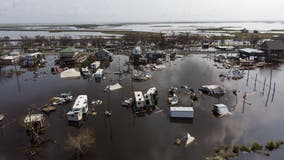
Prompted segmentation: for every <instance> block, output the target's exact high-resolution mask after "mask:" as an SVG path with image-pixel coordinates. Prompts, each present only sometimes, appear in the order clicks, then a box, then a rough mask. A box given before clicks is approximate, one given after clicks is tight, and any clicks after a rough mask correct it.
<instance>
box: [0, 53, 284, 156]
mask: <svg viewBox="0 0 284 160" xmlns="http://www.w3.org/2000/svg"><path fill="white" fill-rule="evenodd" d="M203 56H204V55H202V54H193V55H189V56H186V57H185V58H182V59H177V60H175V61H172V62H167V64H166V69H164V70H162V71H153V78H152V79H151V80H148V81H144V82H137V81H133V83H132V80H131V77H130V75H123V76H122V81H119V76H118V75H115V74H113V73H114V72H117V71H119V69H118V68H119V67H118V66H119V63H120V64H121V66H122V65H123V64H125V63H126V62H127V61H128V57H127V56H122V55H119V56H114V61H113V62H112V63H111V64H110V66H109V67H108V68H107V70H106V72H107V73H108V74H107V75H106V80H102V81H101V82H100V83H98V82H96V81H95V80H94V79H83V78H81V79H72V80H70V79H68V80H62V79H60V76H59V75H52V74H51V73H50V67H51V66H53V65H54V64H53V62H54V57H53V56H48V57H47V59H48V61H49V63H48V65H47V67H45V68H42V69H40V70H39V72H40V73H44V72H46V73H47V74H41V75H40V77H39V78H36V79H33V76H34V74H33V72H31V71H28V72H26V73H24V74H22V75H19V76H18V77H16V76H14V77H12V78H6V77H3V76H0V95H1V96H0V102H1V104H0V112H3V113H5V114H6V118H5V119H4V121H3V124H6V125H5V127H3V129H2V132H1V135H0V160H10V159H27V157H26V155H25V150H26V148H27V147H28V146H29V139H28V137H27V136H26V134H25V128H24V124H23V119H24V116H25V115H26V114H27V113H28V108H30V106H31V105H33V106H38V107H39V106H42V105H43V104H46V103H48V100H49V99H50V98H51V97H53V96H56V95H59V94H60V93H62V92H68V91H71V92H72V95H73V96H74V97H77V96H78V95H80V94H87V95H88V97H89V101H91V100H94V99H100V100H102V101H103V103H102V105H100V106H99V107H97V108H96V111H97V113H98V114H97V115H96V116H93V115H89V116H88V117H87V118H86V120H85V121H84V122H83V124H82V126H81V128H76V127H74V126H71V125H68V122H67V119H66V117H65V114H66V113H67V112H68V111H69V110H70V108H71V107H72V105H73V102H72V103H68V104H66V105H60V106H57V110H56V111H55V112H53V113H51V114H50V115H49V116H48V117H47V120H46V121H47V128H46V130H45V133H44V135H43V136H44V137H47V138H50V139H51V141H50V142H49V143H47V144H45V145H43V146H42V147H41V151H40V154H39V155H37V156H36V159H42V160H47V159H72V155H73V152H72V151H70V150H68V148H66V139H67V137H68V135H74V134H76V133H78V132H79V131H80V130H82V129H84V128H88V129H89V130H91V131H93V132H94V135H95V144H94V145H93V146H92V147H91V149H90V150H89V152H87V153H86V155H85V156H83V157H82V159H98V160H109V159H124V160H132V159H136V160H145V159H148V160H162V159H163V160H173V159H205V157H207V156H210V155H213V154H214V148H215V147H217V146H219V145H222V144H228V145H234V144H250V143H253V142H259V143H262V144H265V143H266V142H267V141H270V140H283V139H284V134H283V133H284V123H283V120H284V117H283V113H284V107H283V104H284V100H282V97H283V95H284V83H282V80H283V79H284V70H283V69H284V65H279V66H276V67H274V69H273V76H272V86H273V83H274V82H275V83H276V91H275V96H274V99H273V101H272V100H271V95H270V97H269V99H268V101H267V94H268V84H269V83H268V82H269V75H270V68H257V69H255V70H251V71H250V72H249V79H247V76H245V77H244V78H243V79H240V80H224V81H221V80H220V77H219V74H220V73H221V72H223V71H224V69H217V68H216V67H215V66H213V64H214V63H215V62H213V60H210V59H207V58H202V57H203ZM10 67H11V68H14V67H13V66H10ZM8 69H9V68H2V70H8ZM122 69H124V70H126V69H127V66H126V65H124V66H123V67H122ZM245 73H246V75H247V71H245ZM256 74H257V76H258V77H257V81H256V91H254V86H255V84H254V83H255V76H256ZM265 77H266V79H267V82H266V88H265V90H264V94H262V91H263V83H264V79H265ZM116 82H119V83H120V84H121V85H122V86H123V88H122V89H120V90H116V91H112V92H110V94H108V93H107V92H105V91H104V89H105V87H106V86H107V85H108V84H110V83H116ZM207 84H208V85H209V84H219V85H224V86H225V87H226V88H227V89H228V92H227V93H226V94H225V95H224V96H223V97H221V98H220V99H219V100H218V99H216V98H213V97H209V96H206V95H202V94H199V93H198V97H199V100H198V102H195V103H194V112H195V113H194V119H193V122H186V123H182V122H171V121H170V118H169V104H168V102H167V96H168V89H169V88H170V87H171V86H176V87H178V88H179V89H181V88H180V86H182V85H187V86H189V87H191V88H193V89H194V90H195V91H196V92H198V88H199V87H200V86H201V85H207ZM151 87H157V89H158V96H159V102H158V108H159V109H157V110H159V112H155V111H154V112H152V113H151V114H146V115H145V116H142V117H137V116H134V115H133V112H132V110H131V109H127V108H125V107H122V106H121V102H122V101H124V100H125V99H127V98H129V97H133V91H136V90H138V91H142V92H146V91H147V90H148V89H149V88H151ZM234 89H237V90H238V91H239V92H238V96H237V97H236V96H235V95H234V94H233V93H232V90H234ZM272 89H273V88H272ZM244 92H246V93H247V104H245V108H243V95H244ZM272 92H273V91H271V93H272ZM184 96H185V98H182V99H181V103H180V105H183V106H189V105H190V98H189V97H188V99H187V98H186V95H184ZM236 98H237V104H236ZM218 101H220V103H224V104H226V105H227V106H228V107H229V108H230V110H231V111H232V115H230V116H227V117H223V118H216V117H215V116H213V115H212V105H213V104H215V103H218ZM266 101H267V106H265V103H266ZM34 108H35V109H34V112H36V113H40V112H41V111H40V110H39V109H36V108H37V107H34ZM106 109H110V110H112V116H111V118H105V116H104V111H105V110H106ZM160 110H161V111H160ZM187 132H190V134H191V135H192V136H194V137H195V138H196V141H195V142H194V143H193V144H191V145H190V146H188V147H186V148H185V147H183V146H177V145H175V144H174V142H175V139H176V138H177V137H182V136H184V135H185V134H186V133H187ZM283 156H284V153H283V148H281V149H279V150H276V151H273V152H271V156H270V157H267V156H264V155H261V154H254V153H250V154H241V156H240V157H239V158H238V159H265V160H267V159H273V160H276V159H281V158H282V157H283Z"/></svg>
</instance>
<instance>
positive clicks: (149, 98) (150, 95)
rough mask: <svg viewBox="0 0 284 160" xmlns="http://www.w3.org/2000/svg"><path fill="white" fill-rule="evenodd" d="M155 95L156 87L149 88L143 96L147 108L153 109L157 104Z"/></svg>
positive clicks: (156, 92)
mask: <svg viewBox="0 0 284 160" xmlns="http://www.w3.org/2000/svg"><path fill="white" fill-rule="evenodd" d="M157 94H158V90H157V88H156V87H152V88H150V89H149V90H148V91H147V92H146V93H145V94H144V99H145V105H146V106H147V107H153V106H155V105H156V104H157Z"/></svg>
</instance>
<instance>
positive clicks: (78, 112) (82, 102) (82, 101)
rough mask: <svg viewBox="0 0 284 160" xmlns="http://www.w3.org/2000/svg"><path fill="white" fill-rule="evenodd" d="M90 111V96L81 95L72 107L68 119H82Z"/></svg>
mask: <svg viewBox="0 0 284 160" xmlns="http://www.w3.org/2000/svg"><path fill="white" fill-rule="evenodd" d="M87 112H88V97H87V95H79V96H78V97H77V99H76V101H75V103H74V105H73V107H72V109H71V111H69V112H68V113H67V114H66V116H67V119H68V121H80V120H82V119H83V115H84V114H87Z"/></svg>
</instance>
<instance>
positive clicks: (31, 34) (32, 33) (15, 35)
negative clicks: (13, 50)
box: [0, 31, 120, 39]
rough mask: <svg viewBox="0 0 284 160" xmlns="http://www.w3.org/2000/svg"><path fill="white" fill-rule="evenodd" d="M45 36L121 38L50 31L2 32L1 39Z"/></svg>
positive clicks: (94, 33)
mask: <svg viewBox="0 0 284 160" xmlns="http://www.w3.org/2000/svg"><path fill="white" fill-rule="evenodd" d="M38 35H39V36H45V37H55V38H60V37H66V36H67V37H72V38H73V39H76V38H85V37H88V36H94V37H117V36H118V37H120V35H117V34H105V33H102V32H81V31H78V32H48V31H0V37H5V36H8V37H10V39H19V38H21V36H28V37H35V36H38Z"/></svg>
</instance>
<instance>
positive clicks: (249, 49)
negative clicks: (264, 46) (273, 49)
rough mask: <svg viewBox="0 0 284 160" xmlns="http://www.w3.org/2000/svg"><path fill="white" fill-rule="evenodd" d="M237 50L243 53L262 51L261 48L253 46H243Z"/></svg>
mask: <svg viewBox="0 0 284 160" xmlns="http://www.w3.org/2000/svg"><path fill="white" fill-rule="evenodd" d="M239 51H240V52H244V53H263V51H262V50H258V49H253V48H243V49H240V50H239Z"/></svg>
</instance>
